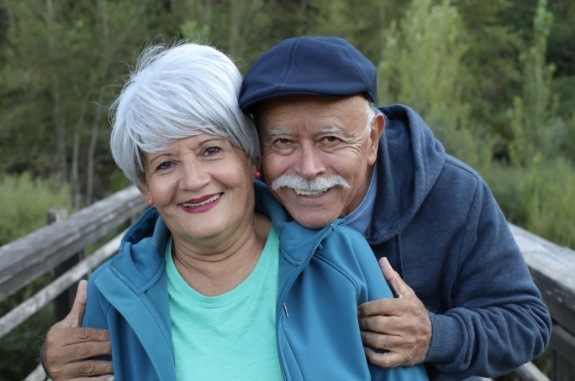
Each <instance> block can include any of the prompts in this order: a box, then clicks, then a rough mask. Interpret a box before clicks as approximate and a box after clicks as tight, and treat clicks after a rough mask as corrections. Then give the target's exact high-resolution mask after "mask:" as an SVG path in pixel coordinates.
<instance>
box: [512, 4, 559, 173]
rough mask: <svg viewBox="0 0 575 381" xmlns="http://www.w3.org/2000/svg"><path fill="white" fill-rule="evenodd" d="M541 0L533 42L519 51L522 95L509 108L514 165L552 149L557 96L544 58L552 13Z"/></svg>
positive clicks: (534, 27) (534, 26)
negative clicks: (553, 94)
mask: <svg viewBox="0 0 575 381" xmlns="http://www.w3.org/2000/svg"><path fill="white" fill-rule="evenodd" d="M546 6H547V2H546V0H540V1H539V5H538V8H537V12H536V15H535V19H534V21H533V32H534V33H533V45H532V46H531V47H529V48H528V49H527V50H526V51H525V52H523V53H522V54H521V55H520V60H521V63H522V64H523V74H524V77H525V78H529V80H527V81H524V82H523V91H522V94H521V96H518V97H516V98H515V99H514V102H513V110H512V112H511V114H510V115H511V127H512V131H513V141H512V142H511V144H510V146H509V157H510V159H511V162H512V163H513V164H516V165H522V166H524V165H528V164H529V163H530V162H531V160H532V159H533V157H535V155H536V154H542V153H543V154H547V153H551V152H552V148H551V146H550V145H551V143H552V135H551V127H552V126H553V122H554V119H556V107H557V99H556V97H554V96H552V92H551V84H552V76H553V71H554V66H553V65H548V64H546V62H545V52H546V49H547V39H548V36H549V31H550V29H551V25H552V22H553V17H552V15H551V13H549V11H547V9H546Z"/></svg>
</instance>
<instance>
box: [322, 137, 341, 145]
mask: <svg viewBox="0 0 575 381" xmlns="http://www.w3.org/2000/svg"><path fill="white" fill-rule="evenodd" d="M322 140H323V141H324V142H325V143H338V142H340V141H341V139H340V138H338V137H337V136H324V137H323V138H322Z"/></svg>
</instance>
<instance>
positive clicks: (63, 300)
mask: <svg viewBox="0 0 575 381" xmlns="http://www.w3.org/2000/svg"><path fill="white" fill-rule="evenodd" d="M47 214H48V215H47V219H48V221H47V222H48V225H50V224H52V223H54V222H58V221H63V220H65V219H67V218H68V211H67V210H66V209H64V208H52V209H48V213H47ZM82 255H83V251H80V252H79V253H75V254H74V255H72V256H71V257H70V258H68V259H66V260H64V261H63V262H62V263H60V264H59V265H58V266H56V267H55V268H54V270H53V271H52V273H53V278H54V279H57V278H58V277H59V276H60V275H62V274H64V273H65V272H66V271H67V270H68V269H70V268H71V267H73V266H74V265H76V264H77V263H79V262H80V259H82ZM73 298H74V291H73V290H72V289H71V288H69V289H67V290H66V291H64V292H62V293H61V294H60V295H58V296H56V299H54V318H55V319H56V320H62V319H63V318H64V317H65V316H66V315H67V314H68V311H70V308H71V307H72V301H73V300H74V299H73Z"/></svg>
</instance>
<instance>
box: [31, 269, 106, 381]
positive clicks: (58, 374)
mask: <svg viewBox="0 0 575 381" xmlns="http://www.w3.org/2000/svg"><path fill="white" fill-rule="evenodd" d="M87 287H88V283H87V282H86V281H85V280H81V281H80V283H79V284H78V291H77V292H76V298H75V299H74V305H73V306H72V310H71V311H70V313H69V314H68V316H66V317H65V318H64V320H62V321H60V322H58V323H56V324H54V325H53V326H52V327H51V328H50V330H49V331H48V333H47V335H46V340H45V341H44V345H43V347H42V365H43V366H44V369H45V370H46V373H48V375H49V377H50V378H51V379H52V380H54V381H60V380H74V381H88V380H90V381H104V380H111V379H112V380H113V376H112V373H113V370H112V362H111V361H100V360H94V359H92V358H93V357H96V356H103V355H109V354H111V344H110V338H109V336H108V331H107V330H105V329H94V328H82V327H80V325H81V323H82V318H83V317H84V310H85V309H86V294H87ZM90 376H99V377H95V378H94V377H90ZM89 377H90V378H89Z"/></svg>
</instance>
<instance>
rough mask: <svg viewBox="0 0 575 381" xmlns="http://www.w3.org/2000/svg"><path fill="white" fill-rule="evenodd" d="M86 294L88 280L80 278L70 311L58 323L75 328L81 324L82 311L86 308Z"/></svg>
mask: <svg viewBox="0 0 575 381" xmlns="http://www.w3.org/2000/svg"><path fill="white" fill-rule="evenodd" d="M87 294H88V282H87V281H86V280H85V279H82V280H81V281H80V282H79V283H78V289H77V290H76V297H75V298H74V304H73V305H72V309H71V310H70V313H68V315H66V317H65V318H64V320H62V321H61V322H60V324H61V325H62V326H64V327H67V328H76V327H79V326H80V325H81V324H82V319H83V318H84V311H85V310H86V299H87Z"/></svg>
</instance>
